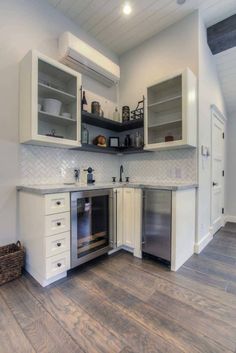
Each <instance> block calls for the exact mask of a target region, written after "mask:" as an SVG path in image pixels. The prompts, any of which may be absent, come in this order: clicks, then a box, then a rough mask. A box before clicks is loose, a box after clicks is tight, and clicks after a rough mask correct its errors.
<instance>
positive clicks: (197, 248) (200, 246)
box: [194, 232, 213, 254]
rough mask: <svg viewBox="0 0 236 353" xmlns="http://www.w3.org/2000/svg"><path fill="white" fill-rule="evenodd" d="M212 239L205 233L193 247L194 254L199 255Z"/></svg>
mask: <svg viewBox="0 0 236 353" xmlns="http://www.w3.org/2000/svg"><path fill="white" fill-rule="evenodd" d="M212 239H213V235H212V234H211V232H209V233H207V234H206V235H205V236H204V237H203V238H202V239H201V240H200V241H199V242H198V243H195V245H194V252H195V254H200V252H201V251H202V250H203V249H204V248H205V247H206V246H207V244H209V243H210V241H211V240H212Z"/></svg>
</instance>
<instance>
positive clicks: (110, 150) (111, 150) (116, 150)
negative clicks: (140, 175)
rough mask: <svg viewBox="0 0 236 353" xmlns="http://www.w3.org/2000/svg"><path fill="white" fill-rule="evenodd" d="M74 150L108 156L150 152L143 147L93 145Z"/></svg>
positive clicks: (85, 145)
mask: <svg viewBox="0 0 236 353" xmlns="http://www.w3.org/2000/svg"><path fill="white" fill-rule="evenodd" d="M73 150H77V151H86V152H95V153H107V154H133V153H147V152H150V151H146V150H144V149H143V147H140V148H136V147H100V146H96V145H92V144H91V145H90V144H89V145H87V144H83V145H82V146H81V147H76V148H73Z"/></svg>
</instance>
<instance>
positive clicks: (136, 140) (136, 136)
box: [135, 131, 143, 148]
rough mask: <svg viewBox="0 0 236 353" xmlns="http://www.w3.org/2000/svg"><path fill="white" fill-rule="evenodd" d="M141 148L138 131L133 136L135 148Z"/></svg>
mask: <svg viewBox="0 0 236 353" xmlns="http://www.w3.org/2000/svg"><path fill="white" fill-rule="evenodd" d="M142 146H143V137H142V135H141V133H140V132H139V131H137V132H136V135H135V147H138V148H139V147H142Z"/></svg>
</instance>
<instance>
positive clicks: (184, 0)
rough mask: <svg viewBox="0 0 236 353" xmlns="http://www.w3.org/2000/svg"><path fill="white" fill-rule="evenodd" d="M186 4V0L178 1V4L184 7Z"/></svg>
mask: <svg viewBox="0 0 236 353" xmlns="http://www.w3.org/2000/svg"><path fill="white" fill-rule="evenodd" d="M185 2H186V0H177V4H179V5H183V4H184V3H185Z"/></svg>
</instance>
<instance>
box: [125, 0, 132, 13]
mask: <svg viewBox="0 0 236 353" xmlns="http://www.w3.org/2000/svg"><path fill="white" fill-rule="evenodd" d="M131 12H132V8H131V6H130V4H129V3H128V2H126V3H125V4H124V5H123V13H124V14H125V15H129V14H130V13H131Z"/></svg>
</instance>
